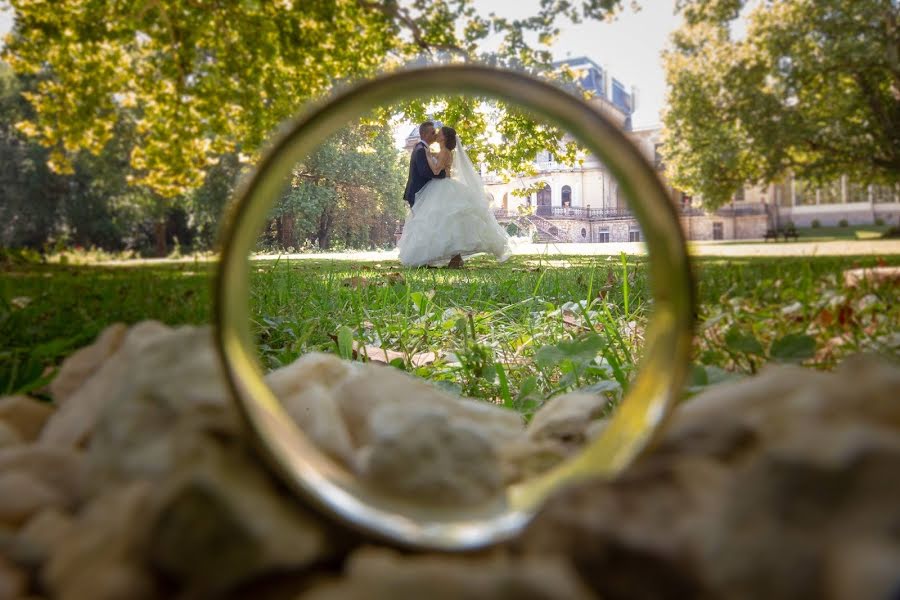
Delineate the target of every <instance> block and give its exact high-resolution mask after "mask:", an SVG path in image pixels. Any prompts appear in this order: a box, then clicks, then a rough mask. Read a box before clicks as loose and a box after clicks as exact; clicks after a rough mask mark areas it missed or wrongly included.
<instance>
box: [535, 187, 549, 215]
mask: <svg viewBox="0 0 900 600" xmlns="http://www.w3.org/2000/svg"><path fill="white" fill-rule="evenodd" d="M535 212H536V213H537V214H538V215H540V216H550V213H551V210H550V186H549V185H548V184H546V183H545V184H544V187H542V188H541V189H539V190H538V193H537V210H536V211H535Z"/></svg>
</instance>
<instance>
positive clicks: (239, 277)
mask: <svg viewBox="0 0 900 600" xmlns="http://www.w3.org/2000/svg"><path fill="white" fill-rule="evenodd" d="M442 94H443V95H475V96H482V97H484V96H488V97H493V98H496V99H498V100H502V101H504V102H506V103H509V104H512V105H517V106H519V107H522V108H524V109H526V110H527V111H529V112H530V113H532V114H534V115H536V116H538V117H541V118H544V119H546V120H547V121H548V122H551V123H553V124H555V125H556V126H558V127H560V128H562V129H563V130H565V131H568V132H571V133H572V135H574V136H575V137H577V138H578V139H579V140H580V141H581V142H582V143H583V144H584V145H585V146H586V147H587V148H588V149H589V150H590V151H591V152H593V153H594V154H595V155H596V156H597V157H598V158H599V159H600V160H601V161H602V162H603V163H604V164H605V166H606V167H607V168H608V169H609V171H610V172H611V173H612V175H613V176H614V177H615V178H616V180H617V181H618V182H619V185H620V187H621V189H622V190H623V192H624V193H625V195H626V197H627V198H628V199H629V201H630V206H631V210H632V211H633V213H634V215H635V216H636V218H637V220H638V221H639V223H640V225H641V229H642V231H643V237H644V239H645V243H646V245H647V249H648V252H649V255H650V264H649V269H650V284H651V289H652V292H653V309H654V310H653V316H652V317H651V320H650V323H649V324H648V326H647V329H646V347H645V351H644V356H643V358H642V359H641V362H640V369H639V371H638V373H637V375H636V377H635V379H634V381H633V382H632V383H631V385H630V387H629V390H628V393H627V395H626V396H625V398H624V399H623V401H622V403H621V404H620V406H619V407H618V409H617V410H616V412H615V414H614V415H613V417H612V418H611V420H610V422H609V424H608V425H607V427H606V428H605V429H604V430H603V432H602V434H601V435H600V437H598V438H596V439H595V440H594V441H593V442H591V443H590V444H589V445H588V446H587V447H586V448H585V449H584V450H583V451H581V452H580V453H579V454H578V455H576V456H574V457H573V458H571V459H569V460H568V461H566V462H564V463H562V464H561V465H559V466H557V467H556V468H554V469H552V470H550V471H549V472H547V473H546V474H544V475H541V476H539V477H536V478H534V479H531V480H528V481H526V482H524V483H520V484H516V485H514V486H511V487H509V488H508V489H507V490H506V493H505V494H504V496H503V497H502V498H500V499H497V500H496V501H493V502H492V503H490V504H488V505H485V506H477V507H474V508H465V509H463V508H460V509H448V508H435V507H429V506H422V505H419V504H417V503H416V502H415V499H414V498H406V499H405V498H397V497H394V496H389V495H386V494H384V493H381V492H379V491H377V490H373V489H371V487H370V486H367V485H366V484H365V483H364V482H363V481H361V480H360V479H358V478H357V477H356V476H355V475H354V474H353V473H351V472H349V471H348V470H347V469H345V468H344V467H343V466H341V465H339V464H338V463H337V462H335V461H334V460H332V459H331V458H329V457H328V456H326V455H325V454H324V453H323V452H322V451H320V450H319V449H318V448H317V447H316V445H315V444H314V443H313V442H312V441H311V440H310V439H309V438H308V437H307V436H306V435H304V434H303V432H302V431H301V430H300V429H299V428H298V427H297V426H296V425H295V424H294V422H293V421H292V420H291V418H290V417H289V416H288V414H287V413H286V411H285V410H284V408H283V407H282V406H281V404H280V403H279V401H278V400H277V399H276V398H275V395H274V394H273V393H272V391H271V390H270V389H269V388H268V387H267V386H266V384H265V382H264V381H263V371H262V369H261V367H260V365H259V362H258V361H257V358H256V352H255V350H254V344H253V336H252V335H251V331H250V318H249V315H248V305H249V297H250V295H249V286H248V282H249V272H250V268H249V261H248V256H249V254H250V252H251V251H252V250H253V248H254V246H255V244H256V240H257V235H258V232H259V231H261V230H262V228H263V225H264V223H265V219H266V217H267V215H268V213H269V210H270V209H271V207H272V206H273V204H274V202H275V200H276V198H277V197H278V196H279V194H280V193H281V191H282V189H283V187H284V185H285V182H286V181H287V178H288V176H289V174H290V172H291V169H292V168H293V167H294V166H295V165H296V164H297V163H298V162H300V161H302V160H303V159H305V158H306V157H307V156H308V155H309V154H310V153H312V152H314V151H315V150H316V148H317V147H318V146H319V145H320V144H321V143H322V142H324V141H325V140H326V138H327V137H328V136H329V135H331V134H333V133H335V132H336V131H338V130H339V129H340V128H342V127H344V126H345V125H346V124H347V123H350V122H353V121H354V120H355V119H358V118H359V117H361V116H363V115H364V114H366V113H369V112H370V111H371V110H372V108H373V107H377V106H383V105H389V104H391V103H394V102H396V101H398V100H408V99H410V98H415V97H434V96H436V95H442ZM223 233H224V238H223V240H224V245H223V248H222V255H221V260H220V262H219V268H218V277H217V280H216V290H215V320H216V335H217V346H218V351H219V355H220V357H221V361H222V364H223V366H224V369H225V372H226V374H227V378H228V382H229V385H230V387H231V391H232V393H233V395H234V398H235V400H236V402H237V404H238V406H239V407H240V410H241V413H242V414H243V417H244V418H245V420H246V424H247V426H248V429H249V431H250V432H251V434H252V435H253V438H254V442H255V443H256V444H257V447H258V450H260V451H261V453H262V454H263V456H264V457H265V459H266V460H267V461H268V463H269V465H270V466H271V467H272V468H273V469H274V470H275V471H276V472H277V474H278V475H279V476H280V477H281V479H282V480H283V481H284V483H286V484H287V485H288V486H289V487H290V488H291V489H292V490H293V491H294V492H296V493H297V494H298V495H299V496H300V497H301V498H302V499H303V500H304V501H306V502H307V503H308V504H309V505H310V506H312V507H313V508H315V509H317V510H318V511H320V512H321V513H323V514H324V515H326V516H329V517H331V518H333V519H336V520H337V521H339V522H340V523H342V524H344V525H347V526H350V527H352V528H354V529H357V530H360V531H362V532H364V533H365V534H367V535H369V536H373V537H377V538H379V539H382V540H384V541H387V542H391V543H395V544H398V545H403V546H407V547H413V548H424V549H435V550H467V549H473V548H478V547H482V546H486V545H489V544H492V543H496V542H500V541H503V540H506V539H509V538H510V537H512V536H514V535H516V533H518V532H519V531H520V530H521V529H522V528H523V527H524V526H525V525H526V524H527V523H528V521H529V520H530V519H531V517H532V516H533V515H534V514H535V512H536V511H537V510H538V509H539V508H540V506H541V504H542V503H543V502H544V500H546V498H547V497H548V496H549V495H550V494H551V493H552V492H554V491H555V490H558V489H559V488H560V487H562V486H566V485H570V484H572V483H575V482H578V481H582V480H585V479H589V478H594V477H610V476H613V475H616V474H617V473H619V472H621V471H622V470H623V469H624V468H626V467H627V466H628V465H629V464H630V463H631V462H632V461H633V460H634V459H635V458H636V457H637V456H638V454H639V453H640V452H641V451H642V450H644V449H645V448H646V447H647V446H648V444H649V443H650V442H651V441H652V440H653V438H654V436H655V435H656V434H657V433H658V432H659V431H660V428H661V427H662V426H663V424H664V421H665V419H666V417H667V416H668V414H669V412H670V411H671V409H672V407H673V405H674V403H675V402H676V400H677V398H678V396H679V394H680V392H681V389H682V386H683V384H684V381H685V377H686V373H687V370H688V364H689V354H690V347H691V336H692V321H693V301H694V295H693V284H692V279H691V276H690V268H689V261H688V254H687V247H686V245H685V240H684V235H683V233H682V230H681V227H680V225H679V219H678V213H677V211H676V209H675V207H674V205H673V204H672V202H671V201H670V199H669V197H668V194H667V193H666V190H665V187H664V186H663V184H662V183H661V182H660V180H659V178H658V177H657V175H656V173H655V172H654V170H653V169H652V168H651V167H650V165H649V164H648V163H647V161H646V160H645V159H644V158H643V156H642V155H641V153H640V151H639V150H638V149H637V148H635V147H634V146H633V145H632V144H631V143H630V142H629V141H628V139H627V138H626V137H625V135H624V134H623V133H622V132H621V131H620V130H619V128H618V127H617V126H616V125H614V124H613V123H612V122H611V121H610V120H608V119H607V118H606V117H605V116H603V115H602V114H601V113H600V112H599V111H598V110H596V109H595V108H593V107H592V106H590V105H589V104H587V103H586V102H584V101H582V100H580V99H578V98H576V97H575V96H573V95H570V94H569V93H567V92H565V91H562V90H560V89H558V88H556V87H554V86H553V85H551V84H549V83H546V82H544V81H541V80H539V79H536V78H533V77H530V76H527V75H524V74H521V73H517V72H513V71H506V70H498V69H493V68H488V67H482V66H473V65H447V66H438V67H429V68H423V69H411V70H405V71H401V72H397V73H393V74H389V75H385V76H382V77H379V78H376V79H374V80H370V81H366V82H363V83H360V84H359V85H356V86H355V87H353V88H351V89H348V90H346V91H343V92H342V93H339V94H337V95H336V96H334V97H333V98H331V100H329V101H328V102H325V103H322V104H319V105H316V106H314V107H312V108H311V109H309V110H307V111H305V112H304V113H303V114H302V115H301V116H300V117H298V118H297V119H295V120H293V121H291V122H289V123H288V124H287V125H286V126H285V127H284V128H283V130H282V131H281V132H280V133H279V134H278V135H277V136H276V138H275V140H274V142H273V143H272V144H271V145H270V147H269V148H268V150H267V151H266V152H265V153H264V155H263V157H262V158H261V160H260V161H259V164H258V165H257V166H256V168H255V169H254V170H253V172H252V173H250V174H249V175H248V176H247V177H246V178H245V179H244V180H243V181H242V183H241V186H240V188H239V190H238V191H237V193H236V199H235V201H234V203H233V205H232V206H231V209H230V211H229V213H228V216H227V219H226V223H225V226H224V230H223Z"/></svg>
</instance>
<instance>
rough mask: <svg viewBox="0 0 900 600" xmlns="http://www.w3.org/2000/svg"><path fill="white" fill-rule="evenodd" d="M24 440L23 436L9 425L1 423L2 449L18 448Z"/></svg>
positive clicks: (0, 442) (0, 438)
mask: <svg viewBox="0 0 900 600" xmlns="http://www.w3.org/2000/svg"><path fill="white" fill-rule="evenodd" d="M23 441H24V440H23V439H22V435H21V434H20V433H19V432H18V431H17V430H15V429H13V428H12V427H11V426H10V425H8V424H7V423H5V422H3V421H0V448H8V447H9V446H18V445H19V444H21V443H22V442H23Z"/></svg>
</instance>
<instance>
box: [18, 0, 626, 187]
mask: <svg viewBox="0 0 900 600" xmlns="http://www.w3.org/2000/svg"><path fill="white" fill-rule="evenodd" d="M620 2H621V0H584V1H583V2H580V3H578V5H577V6H576V5H575V4H573V3H571V2H569V1H568V0H542V1H541V4H540V8H539V10H538V11H537V13H536V14H535V15H533V16H531V17H529V18H526V19H518V20H508V19H503V18H500V17H496V16H494V15H488V16H483V15H481V14H479V13H478V12H477V11H476V10H475V4H476V2H475V0H414V1H412V2H404V3H402V4H401V3H400V2H398V1H397V0H294V1H290V0H289V1H286V2H260V1H244V2H227V3H222V2H216V3H213V2H208V1H204V0H194V1H191V0H142V1H138V2H116V3H109V2H106V1H105V0H52V1H51V0H12V5H13V7H14V9H15V27H14V31H13V34H12V36H11V37H10V39H9V40H8V46H7V48H6V51H5V53H4V59H5V60H7V61H8V62H9V63H10V64H11V65H12V66H13V67H14V68H15V69H16V71H17V72H19V73H23V74H32V75H40V77H41V80H40V84H39V86H38V88H37V90H36V91H35V92H34V93H31V94H29V95H28V97H27V98H28V101H29V102H30V104H31V105H32V106H33V107H34V110H35V112H36V117H35V119H33V120H25V121H23V122H22V123H20V126H19V128H20V130H21V131H22V132H24V133H26V134H27V135H29V136H31V137H33V138H35V139H37V140H39V141H40V142H41V143H42V144H44V145H45V146H47V147H48V148H50V150H51V152H50V160H49V164H50V165H51V167H52V168H53V169H54V170H55V171H57V172H68V171H70V170H71V168H72V166H71V165H72V158H73V156H75V155H77V154H78V153H79V152H82V151H88V152H91V153H94V154H96V153H99V152H101V151H102V149H103V148H104V147H105V146H106V145H107V144H108V143H109V142H110V140H111V139H112V138H113V137H114V135H115V132H116V130H117V127H119V126H121V124H122V123H127V124H128V125H129V126H130V127H131V128H132V129H133V132H134V134H135V138H134V143H133V146H132V148H131V150H130V166H131V170H132V173H131V174H130V181H131V182H132V183H133V184H134V185H140V186H144V187H146V188H147V189H149V190H151V191H153V192H154V193H155V194H157V195H158V196H160V197H162V198H175V197H178V196H182V195H184V194H185V193H187V192H189V191H191V190H193V189H196V188H197V187H199V186H200V185H201V183H202V182H203V181H204V177H205V175H206V173H207V172H208V171H209V170H210V168H211V167H212V166H213V165H215V164H216V162H217V161H218V160H219V157H220V156H221V155H223V154H226V153H237V154H240V155H242V156H245V157H246V159H247V160H249V161H251V162H252V160H253V159H254V157H255V156H256V153H257V152H258V151H259V149H260V147H261V145H262V143H263V141H264V140H265V139H266V138H267V136H268V135H269V134H270V133H271V132H272V131H273V130H274V129H275V126H276V125H277V124H278V123H280V122H281V121H282V120H283V119H285V118H286V117H288V116H290V115H292V114H293V113H295V112H296V111H297V109H298V108H299V107H300V106H302V105H303V104H304V103H305V102H307V101H308V100H310V99H314V98H318V97H321V96H322V95H323V94H326V93H327V92H329V91H330V90H331V89H332V88H333V86H334V84H335V83H337V82H341V81H348V80H354V79H359V78H364V77H370V76H372V75H373V74H375V73H377V72H379V71H384V70H389V69H392V68H396V67H397V66H398V65H402V64H405V63H407V62H409V61H411V60H413V59H415V58H424V59H425V60H472V59H478V60H482V61H487V60H490V61H492V62H494V63H495V64H500V65H515V66H517V67H519V68H523V69H530V70H539V69H541V68H544V67H546V66H547V65H548V64H549V62H550V54H549V52H548V51H547V48H548V45H549V44H550V43H551V42H552V40H553V38H554V37H555V36H556V35H557V34H558V32H559V28H558V25H557V23H558V21H559V20H560V19H564V18H568V19H572V20H579V19H582V18H589V19H597V18H602V17H605V16H607V15H608V14H609V13H610V11H612V10H614V9H615V8H617V7H618V6H619V4H620ZM491 35H497V36H500V37H501V38H502V43H501V44H500V48H499V50H498V51H497V52H496V53H493V54H490V55H488V54H486V53H485V52H483V51H482V50H481V49H480V47H481V45H482V44H483V42H484V41H485V40H486V39H487V38H488V37H489V36H491ZM476 104H477V102H473V101H469V102H468V103H466V102H458V101H457V102H456V104H453V103H451V104H450V105H449V106H450V108H448V109H447V110H448V113H447V114H449V115H459V116H462V115H466V116H467V117H470V118H468V119H467V120H466V121H465V126H466V128H467V133H468V136H469V140H470V142H471V143H472V145H473V146H475V147H476V148H478V147H483V146H484V143H483V140H485V139H486V138H487V134H488V133H489V132H486V131H485V128H486V121H484V120H480V119H476V118H474V113H475V108H474V107H475V105H476ZM423 111H424V109H423V108H422V106H421V105H419V107H418V108H410V109H409V113H410V114H412V115H419V114H421V113H422V112H423ZM501 123H502V124H501V129H504V128H505V129H512V130H513V133H515V134H516V141H517V143H515V144H507V145H506V146H508V147H507V148H506V149H505V151H504V152H503V153H500V154H497V153H493V152H492V153H489V154H486V158H487V159H488V160H489V161H490V160H494V157H495V156H500V157H505V158H503V160H505V163H506V164H507V165H509V164H511V163H514V162H516V161H517V160H518V161H519V162H522V161H525V162H527V161H528V160H530V158H531V157H533V155H534V152H536V151H537V150H536V146H537V144H539V143H541V142H543V141H545V140H548V139H551V140H556V141H558V140H559V139H560V138H561V133H555V134H554V133H553V132H552V131H551V130H549V129H546V131H545V130H544V129H542V128H540V127H539V126H538V125H537V124H534V123H532V122H531V121H530V120H528V119H525V118H523V117H522V116H521V115H516V114H513V115H512V116H511V117H510V120H509V121H506V120H502V121H501ZM519 142H521V143H519ZM529 154H530V157H529Z"/></svg>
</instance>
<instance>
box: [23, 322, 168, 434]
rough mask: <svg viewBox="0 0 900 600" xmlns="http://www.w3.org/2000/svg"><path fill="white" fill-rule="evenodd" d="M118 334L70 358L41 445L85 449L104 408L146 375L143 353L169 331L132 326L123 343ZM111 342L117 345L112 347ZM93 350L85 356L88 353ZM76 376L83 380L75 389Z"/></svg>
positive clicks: (155, 325) (154, 324)
mask: <svg viewBox="0 0 900 600" xmlns="http://www.w3.org/2000/svg"><path fill="white" fill-rule="evenodd" d="M118 331H119V330H118V329H115V330H112V331H111V332H110V334H109V335H108V336H106V337H108V338H109V339H107V340H106V341H105V342H104V343H103V344H102V345H101V344H100V341H99V340H98V342H97V343H95V344H94V346H89V347H88V348H87V349H82V350H79V352H78V353H76V354H75V355H73V358H72V360H73V362H74V366H73V367H71V371H72V372H73V373H72V375H71V376H69V375H66V371H67V370H66V368H65V365H64V367H63V370H62V372H61V373H60V375H61V376H63V375H65V378H64V381H63V382H62V383H60V384H59V387H61V388H64V389H62V390H61V391H58V392H57V393H59V394H60V395H61V396H60V397H61V398H62V399H63V400H64V402H63V403H62V405H61V407H60V409H59V410H58V411H56V412H55V413H54V414H53V416H51V417H50V419H49V420H48V421H47V424H46V426H45V427H44V429H43V431H42V432H41V437H40V443H41V444H44V445H49V446H60V447H67V448H74V447H77V446H81V445H84V444H85V442H86V441H87V440H88V438H89V437H90V434H91V433H92V432H93V429H94V426H95V425H96V424H97V419H98V418H99V415H100V412H101V410H102V408H103V406H104V405H105V404H107V403H109V402H110V400H111V399H115V398H118V396H119V394H120V393H121V391H122V390H121V388H122V387H123V386H126V385H128V384H129V383H130V381H129V380H130V379H131V378H133V377H135V376H136V375H138V374H141V373H144V372H145V370H146V367H145V365H143V364H142V361H143V356H144V350H145V349H147V348H148V347H149V346H150V345H151V344H153V342H154V341H155V340H157V339H159V338H160V337H164V336H165V335H166V334H167V333H168V332H169V331H170V329H169V328H167V327H165V326H164V325H161V324H160V323H157V322H155V321H147V322H144V323H140V324H138V325H135V326H134V327H132V328H131V329H130V330H128V331H127V334H125V332H124V331H122V335H123V336H124V339H121V337H120V336H119V333H117V332H118ZM103 337H104V336H101V338H103ZM113 340H119V341H118V342H117V343H113ZM95 347H97V348H96V349H94V350H91V351H90V352H88V349H90V348H95ZM113 348H115V350H113ZM82 352H85V354H84V355H83V356H84V358H78V359H76V358H75V357H76V356H77V355H78V354H81V353H82ZM101 362H102V365H101V364H100V363H101ZM138 365H140V366H138ZM76 375H78V377H83V378H84V379H79V380H78V383H79V385H77V386H76V385H74V381H75V379H76ZM159 383H160V384H162V385H165V384H166V380H165V379H163V378H160V381H159ZM58 401H59V400H58Z"/></svg>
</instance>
